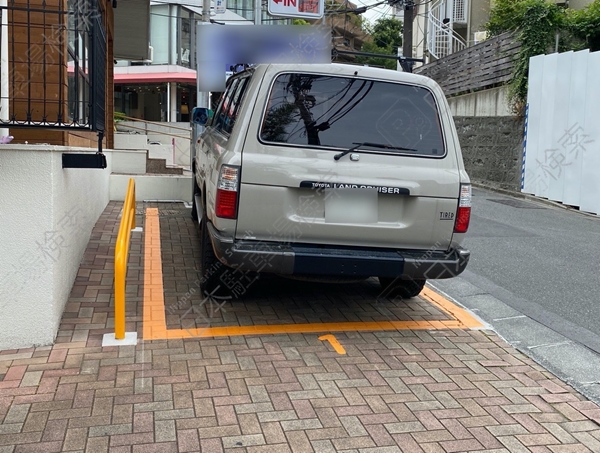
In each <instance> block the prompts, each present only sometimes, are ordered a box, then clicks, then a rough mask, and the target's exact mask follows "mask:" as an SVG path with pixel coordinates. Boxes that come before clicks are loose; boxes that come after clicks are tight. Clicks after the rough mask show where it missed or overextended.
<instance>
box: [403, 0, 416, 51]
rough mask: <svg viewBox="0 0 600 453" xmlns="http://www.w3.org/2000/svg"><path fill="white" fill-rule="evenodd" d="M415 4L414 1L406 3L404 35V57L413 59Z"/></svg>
mask: <svg viewBox="0 0 600 453" xmlns="http://www.w3.org/2000/svg"><path fill="white" fill-rule="evenodd" d="M414 10H415V4H414V2H413V1H412V0H405V2H404V27H403V28H404V33H403V35H402V55H403V56H404V57H405V58H412V56H413V55H412V47H413V45H412V43H413V19H414Z"/></svg>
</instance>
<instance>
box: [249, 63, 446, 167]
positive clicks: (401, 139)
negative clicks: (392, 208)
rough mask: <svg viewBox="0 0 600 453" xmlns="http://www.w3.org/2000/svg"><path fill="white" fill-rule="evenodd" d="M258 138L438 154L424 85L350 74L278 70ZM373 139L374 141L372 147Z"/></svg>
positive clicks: (435, 118)
mask: <svg viewBox="0 0 600 453" xmlns="http://www.w3.org/2000/svg"><path fill="white" fill-rule="evenodd" d="M260 138H261V140H262V141H263V142H270V143H284V144H290V145H303V146H309V147H310V146H316V147H331V148H336V149H340V148H341V149H347V148H352V147H354V146H356V145H358V144H363V143H365V142H367V143H370V144H371V145H361V146H360V147H359V149H362V150H364V149H372V150H376V151H380V152H397V153H401V154H417V155H421V156H430V157H442V156H443V155H444V154H445V151H444V144H443V143H444V142H443V138H442V131H441V127H440V122H439V115H438V111H437V108H436V104H435V100H434V98H433V95H432V94H431V92H430V91H429V90H427V89H425V88H420V87H415V86H410V85H402V84H399V83H390V82H381V81H376V80H365V79H358V78H350V77H339V76H328V75H315V74H281V75H279V76H278V77H277V79H276V80H275V82H274V84H273V88H272V90H271V93H270V96H269V101H268V104H267V110H266V114H265V117H264V119H263V123H262V127H261V131H260ZM374 144H377V145H379V146H374Z"/></svg>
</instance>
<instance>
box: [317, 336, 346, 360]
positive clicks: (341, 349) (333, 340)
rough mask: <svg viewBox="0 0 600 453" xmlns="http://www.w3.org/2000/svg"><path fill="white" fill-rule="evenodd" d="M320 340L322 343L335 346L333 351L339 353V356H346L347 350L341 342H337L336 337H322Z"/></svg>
mask: <svg viewBox="0 0 600 453" xmlns="http://www.w3.org/2000/svg"><path fill="white" fill-rule="evenodd" d="M319 340H321V341H329V344H331V346H333V349H335V352H337V353H338V354H342V355H343V354H346V350H345V349H344V347H343V346H342V345H341V344H340V342H339V341H338V340H337V338H335V335H331V334H329V335H321V336H320V337H319Z"/></svg>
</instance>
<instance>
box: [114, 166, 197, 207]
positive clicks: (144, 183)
mask: <svg viewBox="0 0 600 453" xmlns="http://www.w3.org/2000/svg"><path fill="white" fill-rule="evenodd" d="M186 173H187V174H184V175H149V174H145V175H135V174H131V175H117V174H114V173H113V174H111V175H110V178H109V192H110V199H111V200H115V201H123V200H124V199H125V194H126V193H127V185H128V184H129V179H130V178H133V179H134V180H135V198H136V201H138V202H139V201H144V200H181V201H185V202H191V201H192V175H191V172H186Z"/></svg>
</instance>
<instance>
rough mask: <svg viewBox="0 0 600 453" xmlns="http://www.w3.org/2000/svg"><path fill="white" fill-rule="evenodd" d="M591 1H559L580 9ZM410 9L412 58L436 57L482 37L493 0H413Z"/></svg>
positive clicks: (478, 40)
mask: <svg viewBox="0 0 600 453" xmlns="http://www.w3.org/2000/svg"><path fill="white" fill-rule="evenodd" d="M592 2H593V0H560V1H556V3H557V4H558V5H561V6H563V7H565V8H573V9H582V8H585V7H586V6H588V5H589V4H590V3H592ZM415 3H416V5H415V9H414V17H415V19H414V25H413V57H415V58H425V60H426V61H427V62H429V61H431V60H437V59H439V58H443V57H445V56H447V55H450V54H452V53H454V52H458V51H459V50H462V49H464V48H465V47H469V46H472V45H475V44H477V43H479V42H481V41H482V40H484V39H486V36H487V35H486V32H485V24H486V23H487V22H488V20H489V18H490V11H491V9H492V8H493V6H494V0H433V1H430V0H417V1H416V2H415Z"/></svg>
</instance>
